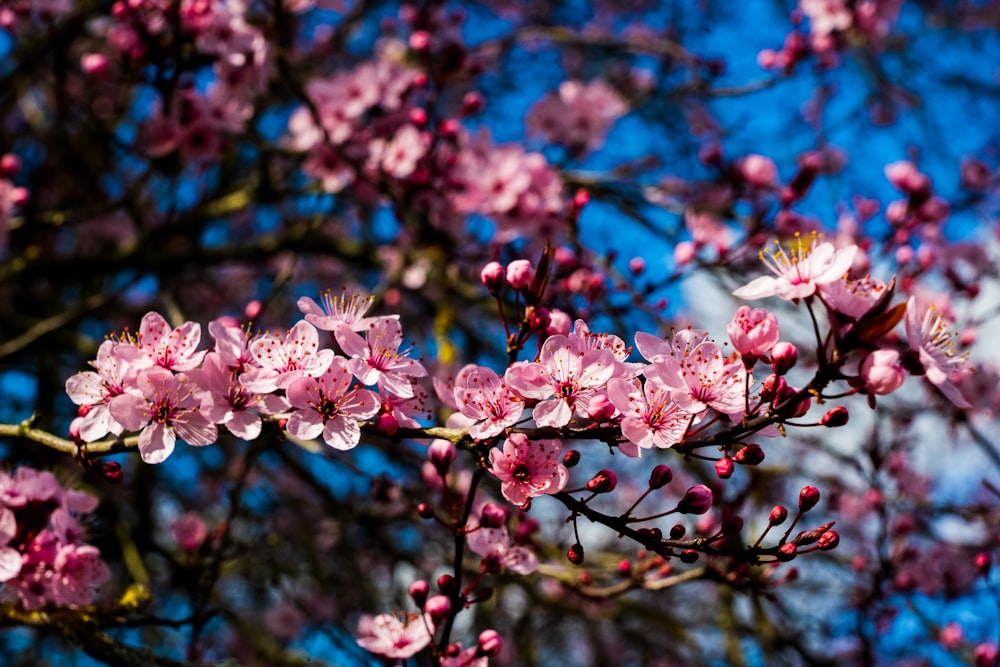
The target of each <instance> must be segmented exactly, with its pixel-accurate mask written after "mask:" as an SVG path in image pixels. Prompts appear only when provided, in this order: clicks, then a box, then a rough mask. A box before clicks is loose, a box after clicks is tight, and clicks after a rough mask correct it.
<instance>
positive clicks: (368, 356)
mask: <svg viewBox="0 0 1000 667" xmlns="http://www.w3.org/2000/svg"><path fill="white" fill-rule="evenodd" d="M334 335H336V337H337V343H338V344H339V345H340V347H341V348H342V349H343V350H344V352H345V353H346V354H347V355H349V356H350V357H351V360H350V362H349V365H350V368H351V372H353V373H354V375H355V376H356V377H357V378H358V379H359V380H360V381H361V382H362V384H366V385H374V384H377V385H378V386H379V388H381V389H385V390H386V391H388V392H390V393H393V394H395V395H396V396H399V397H400V398H412V397H413V385H412V381H411V378H414V377H424V376H425V375H427V369H425V368H424V367H423V365H422V364H421V363H420V362H419V361H417V360H416V359H411V358H410V357H409V353H410V351H409V350H408V349H407V350H403V351H402V352H400V350H399V346H400V344H402V342H403V329H402V327H401V326H400V324H399V320H398V319H396V318H394V317H381V318H379V319H377V320H375V322H374V323H373V324H372V325H371V326H370V327H369V328H368V335H367V337H366V338H362V337H361V336H359V335H358V334H357V333H355V332H354V331H352V330H351V329H350V327H348V326H346V325H341V326H339V327H337V329H336V331H335V332H334Z"/></svg>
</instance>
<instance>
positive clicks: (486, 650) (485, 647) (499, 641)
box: [476, 630, 503, 657]
mask: <svg viewBox="0 0 1000 667" xmlns="http://www.w3.org/2000/svg"><path fill="white" fill-rule="evenodd" d="M478 643H479V650H478V651H477V652H476V653H477V655H480V656H489V657H492V656H495V655H498V654H499V653H500V651H501V650H503V637H501V636H500V633H499V632H497V631H496V630H483V631H482V632H481V633H479V641H478Z"/></svg>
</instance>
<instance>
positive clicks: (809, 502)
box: [799, 486, 819, 512]
mask: <svg viewBox="0 0 1000 667" xmlns="http://www.w3.org/2000/svg"><path fill="white" fill-rule="evenodd" d="M818 502H819V489H817V488H816V487H815V486H803V487H802V490H801V491H799V511H800V512H808V511H809V510H811V509H812V508H814V507H816V503H818Z"/></svg>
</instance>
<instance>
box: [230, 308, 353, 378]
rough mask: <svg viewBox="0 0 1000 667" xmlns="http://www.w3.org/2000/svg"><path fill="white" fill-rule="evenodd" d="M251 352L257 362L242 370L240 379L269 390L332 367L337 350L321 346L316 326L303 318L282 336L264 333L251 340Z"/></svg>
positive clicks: (319, 373) (316, 374)
mask: <svg viewBox="0 0 1000 667" xmlns="http://www.w3.org/2000/svg"><path fill="white" fill-rule="evenodd" d="M250 354H251V355H252V356H253V359H254V362H255V363H256V366H255V367H254V368H251V369H250V370H248V371H245V372H243V373H241V374H240V382H241V383H242V384H243V386H244V387H246V388H247V389H249V390H250V391H254V392H257V393H259V394H269V393H271V392H273V391H277V390H278V389H285V388H287V387H288V386H289V385H290V384H291V383H292V382H293V381H294V380H296V379H298V378H300V377H304V376H308V377H317V376H318V375H322V374H323V372H324V371H325V370H326V369H327V368H329V366H330V363H331V362H332V361H333V357H334V352H333V350H328V349H320V347H319V334H318V333H317V332H316V327H314V326H313V325H312V324H309V323H308V322H306V321H305V320H299V321H298V322H296V323H295V326H293V327H292V328H291V330H290V331H289V332H288V333H287V334H286V335H285V337H284V338H283V339H282V338H278V337H277V336H273V335H271V334H264V335H262V336H260V337H259V338H255V339H253V340H252V341H250Z"/></svg>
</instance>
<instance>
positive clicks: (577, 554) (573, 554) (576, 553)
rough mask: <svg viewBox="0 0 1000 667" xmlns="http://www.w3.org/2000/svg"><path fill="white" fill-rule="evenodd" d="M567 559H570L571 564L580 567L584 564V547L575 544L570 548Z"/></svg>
mask: <svg viewBox="0 0 1000 667" xmlns="http://www.w3.org/2000/svg"><path fill="white" fill-rule="evenodd" d="M566 558H568V559H569V562H571V563H573V565H580V564H582V563H583V545H582V544H580V543H577V544H574V545H573V546H571V547H570V548H569V550H568V551H567V552H566Z"/></svg>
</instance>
